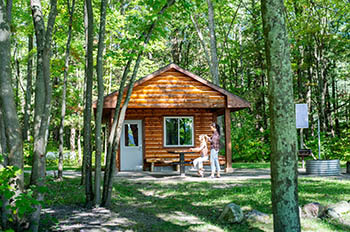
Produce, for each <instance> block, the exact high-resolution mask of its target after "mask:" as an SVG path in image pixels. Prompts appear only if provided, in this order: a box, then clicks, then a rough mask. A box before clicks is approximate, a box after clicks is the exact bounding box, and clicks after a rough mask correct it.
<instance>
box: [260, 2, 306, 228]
mask: <svg viewBox="0 0 350 232" xmlns="http://www.w3.org/2000/svg"><path fill="white" fill-rule="evenodd" d="M261 5H262V6H261V7H262V9H261V10H262V17H263V26H264V35H265V48H266V59H267V68H268V78H269V99H270V128H271V199H272V211H273V221H274V231H300V219H299V205H298V188H297V184H298V182H297V178H298V177H297V153H296V149H297V135H296V128H295V115H294V113H295V112H294V111H295V110H294V100H293V91H292V90H293V79H292V69H291V63H290V50H289V43H288V33H287V30H286V23H285V16H286V15H285V8H284V2H283V1H280V0H262V4H261Z"/></svg>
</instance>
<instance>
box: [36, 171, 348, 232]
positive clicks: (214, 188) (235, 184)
mask: <svg viewBox="0 0 350 232" xmlns="http://www.w3.org/2000/svg"><path fill="white" fill-rule="evenodd" d="M79 184H80V179H78V178H71V179H69V178H65V180H64V182H55V181H53V180H49V181H48V186H49V190H48V193H47V196H46V197H45V202H46V206H45V207H50V206H56V207H57V206H60V205H61V206H62V205H75V206H76V207H78V206H80V205H83V203H84V187H82V186H80V185H79ZM113 188H114V191H113V204H112V207H111V211H112V212H113V213H114V217H115V218H118V220H119V221H120V222H119V224H118V231H119V230H121V231H125V230H127V229H129V231H273V227H272V221H271V223H269V224H261V223H248V222H244V223H242V224H233V225H230V224H226V223H222V222H219V221H218V217H219V215H220V214H221V212H222V210H223V208H224V206H225V205H226V204H228V203H230V202H234V203H236V204H238V205H239V206H241V207H242V208H245V209H256V210H259V211H261V212H263V213H266V214H269V215H271V214H272V211H271V200H270V180H249V181H221V180H216V181H209V182H179V181H175V182H167V183H165V182H162V181H150V182H145V181H135V180H134V181H131V180H130V181H126V180H123V181H118V180H117V181H116V183H115V184H114V186H113ZM341 200H347V201H349V200H350V180H332V179H325V178H311V177H301V178H299V203H300V205H304V204H306V203H310V202H319V203H321V204H323V205H328V204H330V203H336V202H338V201H341ZM66 217H69V216H68V214H67V215H66ZM50 221H51V222H50ZM52 221H55V220H53V219H52V218H50V217H44V218H43V223H44V224H46V226H52ZM56 222H57V221H56ZM56 226H57V225H56ZM109 229H112V227H110V228H109ZM302 231H350V226H349V225H345V224H342V223H340V222H337V221H331V220H327V219H324V220H321V219H303V220H302Z"/></svg>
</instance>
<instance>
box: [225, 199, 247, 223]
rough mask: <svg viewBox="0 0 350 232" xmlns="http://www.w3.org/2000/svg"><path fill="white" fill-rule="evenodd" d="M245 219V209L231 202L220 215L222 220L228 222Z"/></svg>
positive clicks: (238, 221) (237, 221)
mask: <svg viewBox="0 0 350 232" xmlns="http://www.w3.org/2000/svg"><path fill="white" fill-rule="evenodd" d="M243 219H244V215H243V211H242V209H241V207H239V206H238V205H236V204H235V203H230V204H228V205H226V206H225V208H224V211H223V212H222V213H221V215H220V217H219V220H220V221H226V222H228V223H241V222H242V221H243Z"/></svg>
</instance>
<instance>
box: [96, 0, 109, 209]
mask: <svg viewBox="0 0 350 232" xmlns="http://www.w3.org/2000/svg"><path fill="white" fill-rule="evenodd" d="M106 3H107V1H106V0H102V1H101V11H100V12H101V16H100V32H99V36H98V38H99V41H98V51H97V65H96V73H97V82H98V99H97V109H96V119H95V121H96V123H95V141H96V153H95V205H99V204H100V201H101V154H102V138H101V133H102V126H101V124H102V111H103V99H104V98H103V94H104V84H103V50H104V38H105V25H106Z"/></svg>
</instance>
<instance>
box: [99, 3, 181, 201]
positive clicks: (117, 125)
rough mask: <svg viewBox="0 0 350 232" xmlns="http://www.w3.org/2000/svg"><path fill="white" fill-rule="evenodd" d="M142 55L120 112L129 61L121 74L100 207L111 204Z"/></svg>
mask: <svg viewBox="0 0 350 232" xmlns="http://www.w3.org/2000/svg"><path fill="white" fill-rule="evenodd" d="M174 3H175V0H168V1H167V3H166V5H165V6H163V8H162V9H161V10H160V11H159V13H158V15H157V18H156V19H155V21H154V22H152V24H151V25H150V28H149V30H148V32H147V33H144V34H143V36H144V38H145V39H144V46H147V44H148V42H149V40H150V37H151V35H152V32H153V29H154V27H155V25H156V23H157V22H158V20H159V17H161V16H162V14H163V13H164V12H165V10H166V9H167V8H169V7H170V6H172V5H173V4H174ZM142 53H143V52H142V51H140V52H139V53H138V56H137V60H136V62H135V66H134V71H133V74H132V77H131V80H130V84H129V86H128V92H127V94H126V97H125V100H124V104H123V107H122V109H121V110H120V105H121V101H122V98H123V95H124V88H125V83H126V78H127V75H128V73H129V68H130V65H131V59H130V60H129V61H128V63H127V65H126V67H125V69H124V72H123V76H122V81H121V85H120V88H119V92H118V96H119V97H118V100H117V104H116V108H115V114H114V117H113V124H112V126H111V130H110V136H109V139H108V149H107V150H108V153H107V158H110V160H107V164H106V165H107V166H106V169H105V176H104V186H103V195H102V203H101V205H102V206H107V207H108V206H109V205H110V203H111V192H112V182H113V176H114V172H115V159H116V150H117V148H118V147H119V141H120V135H121V129H122V125H123V122H124V117H125V112H126V109H127V107H128V102H129V99H130V96H131V93H132V90H133V87H134V83H135V81H136V75H137V72H138V68H139V65H140V61H141V56H142ZM119 112H120V113H119Z"/></svg>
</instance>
